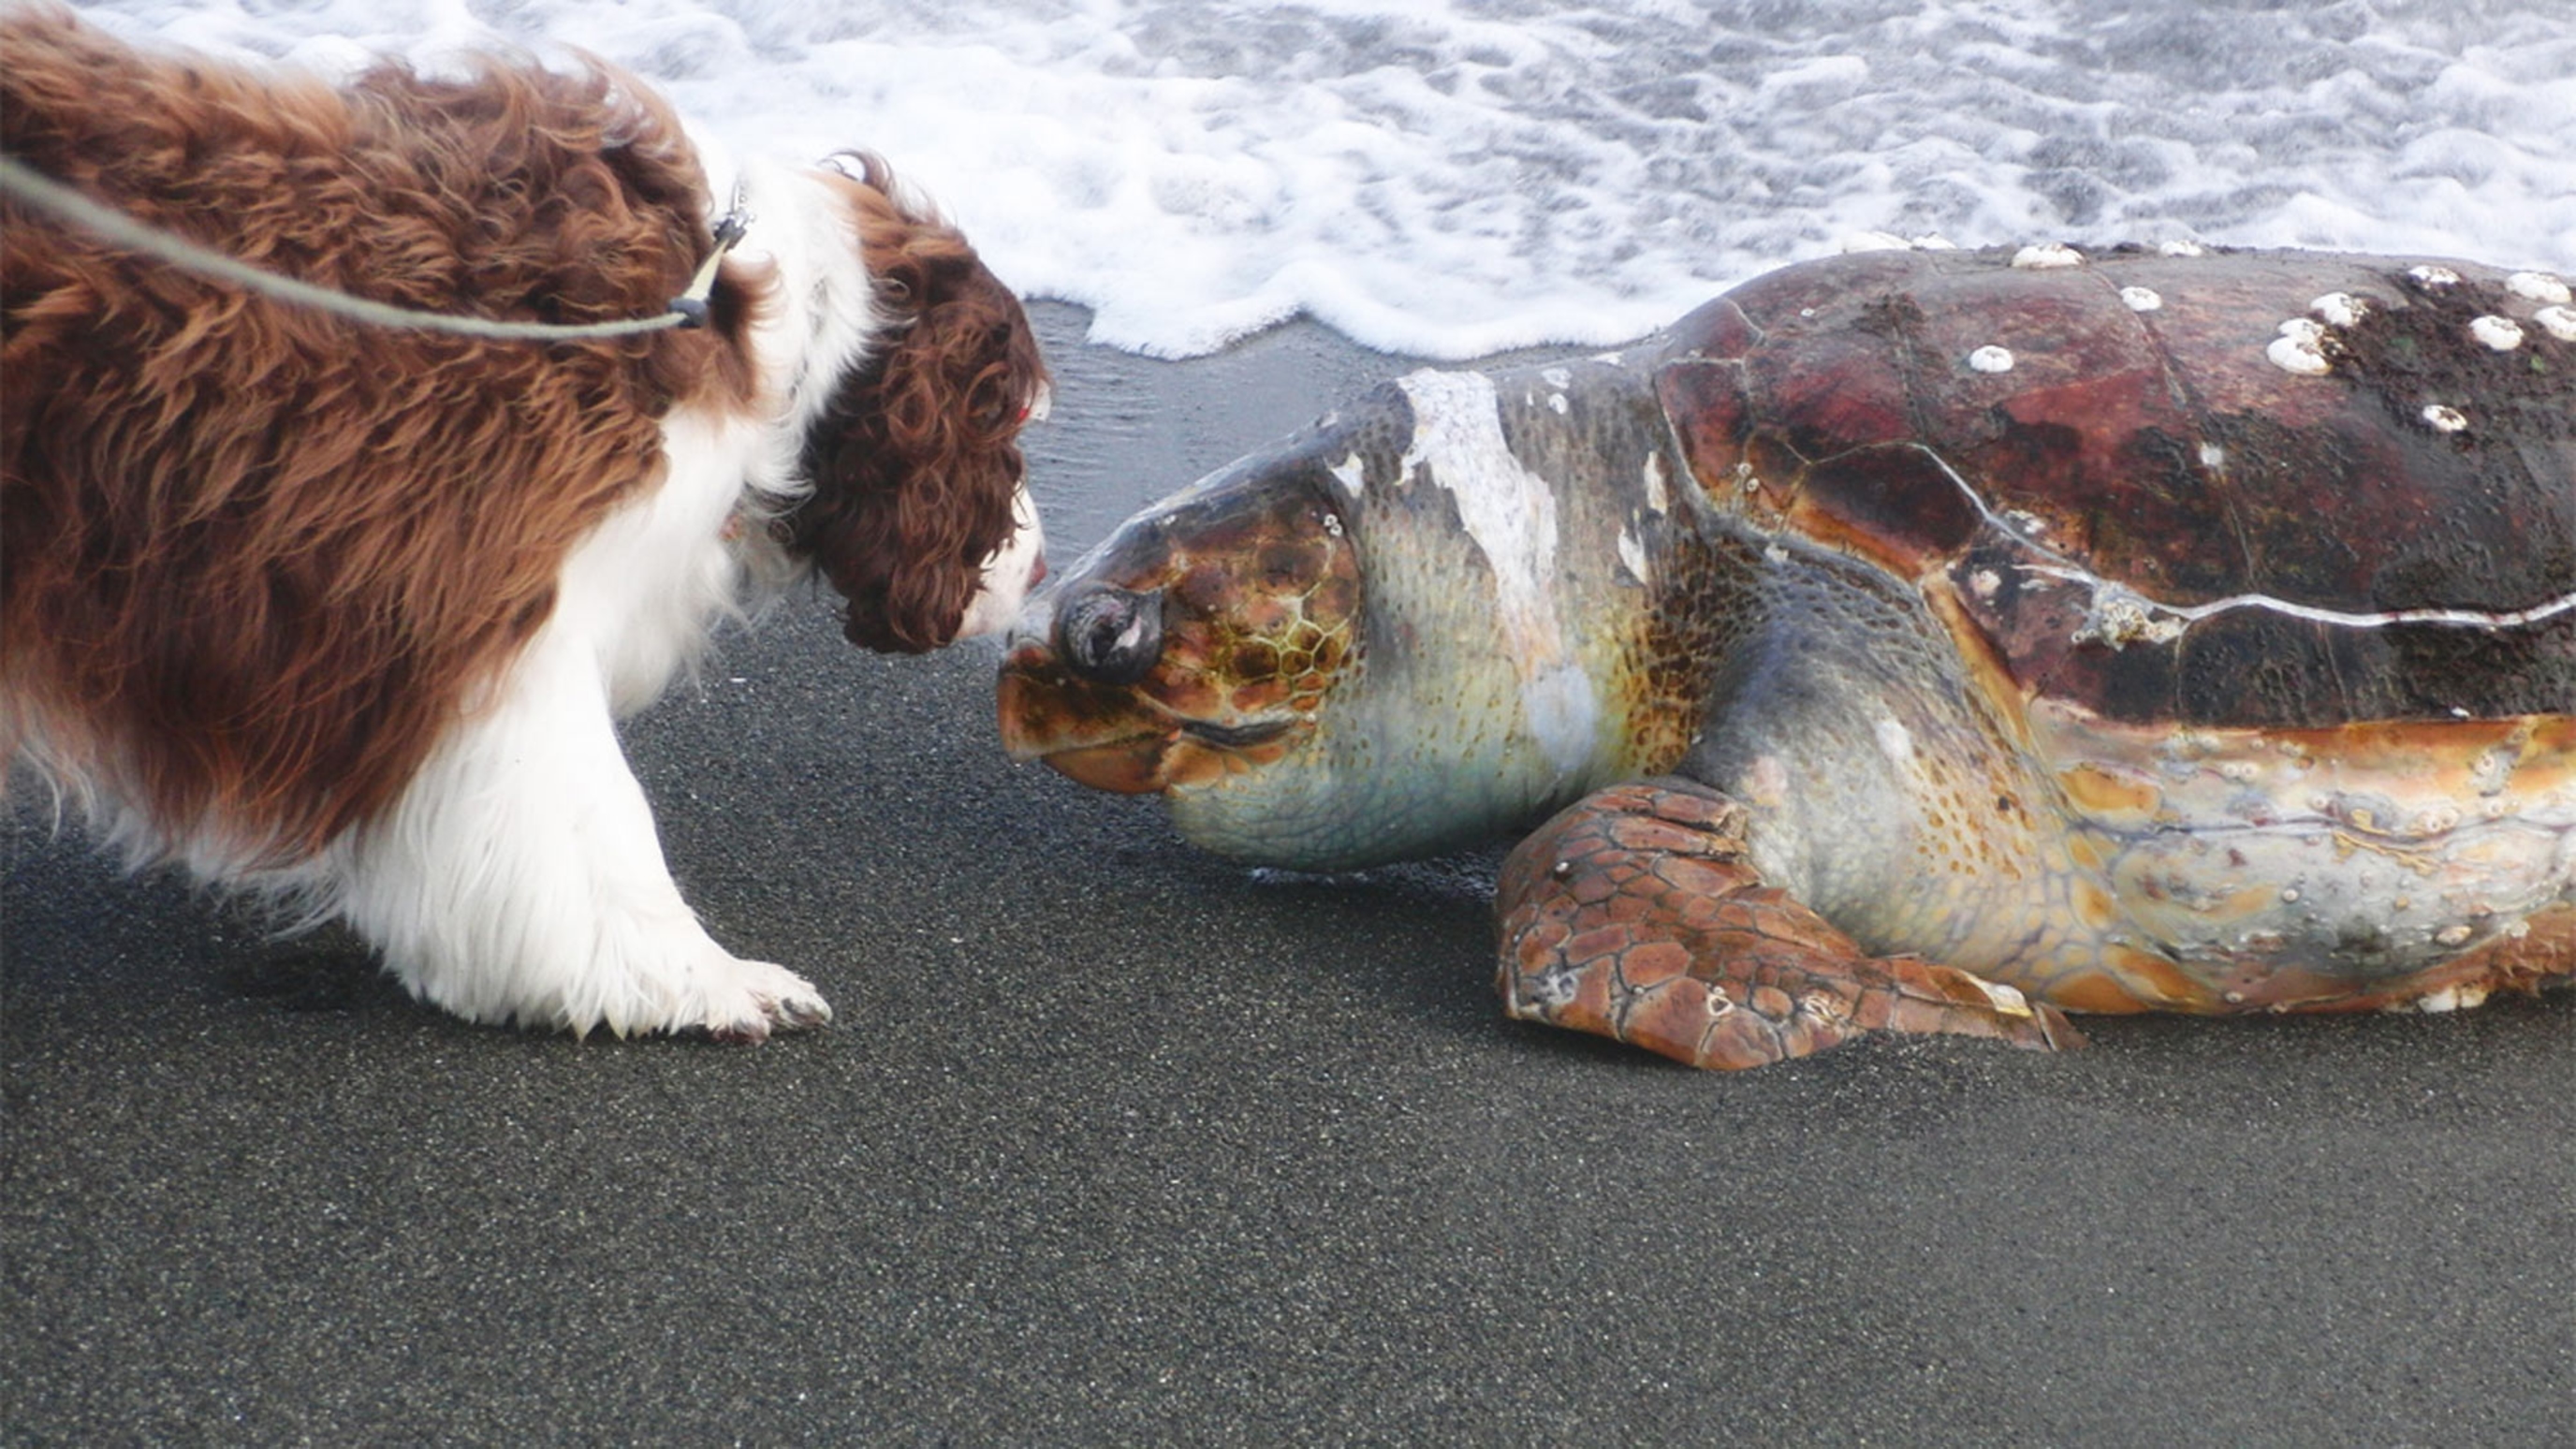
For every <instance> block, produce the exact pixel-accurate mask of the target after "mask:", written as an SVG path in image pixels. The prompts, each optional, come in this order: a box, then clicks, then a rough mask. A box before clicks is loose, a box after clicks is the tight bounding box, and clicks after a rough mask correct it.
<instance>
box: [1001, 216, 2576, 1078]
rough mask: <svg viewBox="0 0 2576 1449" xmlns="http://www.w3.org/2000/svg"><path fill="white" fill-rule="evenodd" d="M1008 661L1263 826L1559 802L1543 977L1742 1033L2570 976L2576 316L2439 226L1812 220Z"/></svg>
mask: <svg viewBox="0 0 2576 1449" xmlns="http://www.w3.org/2000/svg"><path fill="white" fill-rule="evenodd" d="M1000 710H1001V726H1002V733H1003V738H1004V741H1005V743H1006V745H1007V747H1008V748H1009V750H1010V751H1011V753H1012V754H1013V755H1014V756H1015V757H1017V758H1020V759H1031V758H1038V759H1044V760H1045V761H1046V762H1047V763H1048V764H1050V765H1053V766H1054V767H1055V768H1057V769H1059V770H1061V771H1063V772H1064V773H1065V774H1067V775H1069V776H1071V777H1073V778H1074V779H1076V780H1079V781H1082V782H1084V783H1086V784H1089V785H1093V786H1097V787H1099V788H1102V789H1107V790H1119V791H1134V792H1145V791H1160V792H1162V793H1163V794H1164V795H1165V796H1166V797H1167V799H1168V801H1169V803H1170V807H1171V811H1172V816H1173V819H1174V821H1175V823H1176V824H1177V825H1178V827H1179V829H1180V831H1181V832H1182V834H1183V835H1185V836H1186V837H1188V838H1189V839H1191V840H1193V841H1195V842H1197V843H1199V844H1201V845H1203V846H1206V847H1208V848H1210V849H1213V850H1216V851H1219V852H1222V853H1224V854H1226V855H1229V856H1234V857H1238V858H1241V859H1244V860H1247V861H1254V862H1263V863H1271V864H1277V865H1284V866H1291V867H1297V868H1302V869H1310V870H1333V869H1342V868H1348V867H1357V866H1364V865H1368V864H1371V863H1374V862H1381V861H1388V860H1394V859H1399V858H1405V857H1418V856H1424V855H1428V854H1432V853H1436V852H1440V851H1445V850H1449V849H1451V848H1454V847H1457V846H1460V845H1463V844H1466V843H1470V842H1473V841H1476V840H1478V839H1479V838H1483V837H1489V836H1493V835H1497V834H1500V833H1504V832H1513V831H1521V830H1527V829H1529V828H1530V827H1531V826H1533V825H1537V827H1538V828H1537V829H1536V831H1535V833H1533V834H1531V835H1529V836H1528V838H1527V839H1525V840H1524V841H1522V843H1521V844H1520V845H1519V847H1518V848H1517V849H1516V850H1514V851H1513V852H1512V853H1511V855H1510V856H1509V858H1508V859H1507V860H1506V862H1505V864H1504V866H1503V870H1502V875H1501V882H1500V892H1499V899H1498V901H1497V903H1496V910H1497V917H1498V920H1499V923H1500V930H1501V964H1500V972H1499V976H1500V982H1499V984H1500V987H1501V991H1502V995H1503V999H1504V1001H1505V1003H1506V1004H1507V1006H1508V1009H1509V1010H1510V1011H1511V1012H1512V1013H1513V1014H1514V1015H1516V1016H1521V1017H1527V1018H1532V1019H1536V1020H1542V1021H1549V1022H1554V1023H1557V1024H1559V1025H1563V1026H1569V1027H1575V1028H1579V1029H1584V1030H1590V1031H1596V1032H1602V1033H1606V1034H1608V1035H1611V1036H1614V1037H1617V1038H1618V1039H1620V1040H1622V1041H1628V1042H1633V1043H1635V1044H1637V1045H1639V1046H1643V1047H1647V1048H1650V1049H1652V1050H1654V1051H1658V1052H1662V1053H1665V1054H1667V1055H1669V1056H1673V1057H1677V1058H1680V1059H1681V1060H1683V1061H1687V1062H1692V1063H1696V1064H1699V1065H1703V1066H1723V1067H1739V1066H1749V1065H1756V1064H1759V1063H1762V1062H1767V1061H1773V1060H1777V1059H1779V1058H1782V1057H1787V1056H1796V1055H1800V1054H1803V1053H1806V1052H1810V1051H1814V1050H1818V1049H1821V1048H1823V1047H1826V1046H1830V1045H1832V1044H1834V1043H1836V1042H1839V1041H1842V1040H1844V1039H1846V1038H1849V1037H1851V1036H1853V1035H1856V1034H1858V1033H1861V1032H1865V1031H1871V1030H1889V1031H1901V1032H1931V1031H1948V1032H1963V1033H1971V1034H1978V1035H1988V1036H1997V1037H2002V1038H2005V1039H2008V1040H2011V1041H2014V1042H2018V1043H2022V1044H2026V1045H2034V1046H2046V1045H2058V1046H2063V1045H2069V1044H2071V1043H2073V1042H2074V1041H2075V1040H2077V1038H2076V1037H2075V1036H2074V1034H2073V1032H2072V1031H2071V1030H2070V1029H2069V1028H2068V1026H2067V1024H2066V1021H2065V1018H2064V1017H2063V1016H2062V1015H2061V1014H2060V1012H2061V1011H2073V1012H2127V1011H2143V1010H2169V1011H2184V1012H2201V1013H2226V1012H2250V1011H2262V1010H2270V1011H2290V1010H2343V1009H2355V1008H2365V1007H2399V1006H2412V1007H2416V1008H2420V1009H2425V1010H2442V1009H2448V1008H2451V1007H2455V1006H2467V1005H2473V1004H2475V1003H2476V1002H2478V1001H2480V1000H2482V999H2484V998H2485V996H2486V995H2487V994H2488V993H2489V992H2491V991H2493V990H2495V989H2497V988H2499V987H2520V988H2526V989H2533V990H2536V989H2538V987H2539V986H2540V985H2541V984H2542V983H2544V982H2546V981H2549V980H2552V979H2555V980H2559V981H2562V982H2563V981H2564V980H2566V979H2567V978H2568V977H2569V975H2570V973H2571V972H2576V310H2571V308H2570V303H2569V297H2568V289H2567V287H2566V285H2565V284H2564V283H2563V282H2561V281H2559V280H2558V279H2556V278H2554V277H2550V276H2546V275H2542V274H2537V273H2528V272H2525V273H2514V274H2510V275H2508V274H2506V273H2504V272H2501V271H2498V270H2495V269H2491V268H2487V267H2481V266H2474V265H2469V264H2464V263H2459V262H2442V261H2429V260H2417V259H2411V258H2409V259H2387V258H2373V257H2361V256H2336V255H2323V254H2312V253H2279V252H2275V253H2262V252H2226V253H2220V252H2211V253H2207V254H2202V253H2200V252H2198V251H2197V249H2189V248H2185V249H2179V251H2177V250H2174V249H2167V250H2161V251H2144V250H2134V249H2124V250H2119V251H2114V252H2105V253H2102V254H2098V255H2094V256H2090V257H2087V256H2081V255H2078V254H2076V253H2074V252H2072V251H2070V250H2068V249H2066V248H2062V247H2040V248H2025V249H2023V250H2022V251H2020V252H2018V253H2015V252H2011V251H1986V252H1974V253H1972V252H1964V251H1929V250H1905V251H1887V252H1875V253H1862V254H1857V255H1852V256H1846V257H1841V258H1835V259H1830V260H1824V261H1818V262H1811V263H1806V264H1802V265H1797V266H1792V267H1789V268H1786V269H1784V270H1781V271H1778V272H1774V273H1771V274H1769V275H1767V276H1764V277H1761V278H1759V279H1757V280H1755V281H1753V282H1751V283H1748V284H1746V285H1745V286H1742V287H1740V288H1737V289H1736V290H1734V291H1732V292H1729V293H1727V294H1726V295H1725V296H1723V297H1720V298H1719V299H1717V300H1716V301H1715V302H1712V303H1710V304H1708V305H1707V306H1704V307H1702V308H1700V309H1699V310H1698V311H1695V312H1693V313H1692V314H1691V315H1689V316H1688V317H1686V318H1684V319H1683V320H1682V321H1681V322H1680V323H1678V324H1676V325H1675V326H1674V327H1673V328H1672V329H1670V331H1669V332H1668V333H1666V334H1664V335H1663V336H1661V337H1659V338H1657V339H1654V340H1653V341H1651V342H1650V343H1648V344H1646V345H1644V346H1642V347H1640V348H1637V349H1634V350H1631V351H1629V352H1625V353H1622V354H1619V355H1615V356H1606V357H1600V358H1595V359H1592V360H1588V361H1580V362H1567V363H1563V364H1559V365H1553V366H1539V367H1533V368H1527V369H1523V370H1517V371H1508V372H1502V373H1499V374H1495V375H1490V376H1489V375H1482V374H1477V373H1467V372H1441V371H1422V372H1416V373H1414V374H1412V375H1411V376H1408V377H1405V378H1403V379H1401V380H1399V381H1397V382H1395V383H1393V384H1390V385H1387V386H1383V387H1380V388H1378V389H1377V390H1375V391H1373V392H1371V393H1369V394H1368V395H1366V396H1365V397H1363V398H1362V399H1360V400H1359V401H1358V402H1356V403H1355V404H1352V405H1350V406H1348V407H1345V408H1343V409H1341V410H1340V411H1338V412H1336V413H1334V414H1332V415H1331V416H1328V417H1326V418H1325V419H1323V420H1322V421H1321V422H1320V423H1318V424H1316V425H1315V426H1314V427H1312V428H1311V429H1309V430H1308V431H1306V432H1305V433H1302V434H1300V435H1299V436H1297V437H1295V438H1293V439H1291V440H1289V441H1288V442H1286V443H1284V444H1282V445H1280V446H1278V447H1275V448H1273V449H1271V450H1269V451H1267V452H1263V453H1259V454H1256V455H1254V456H1252V457H1250V458H1247V459H1244V460H1243V461H1241V462H1238V463H1236V464H1234V465H1232V466H1231V467H1228V468H1225V469H1223V470H1220V471H1219V472H1217V473H1216V474H1214V475H1211V476H1210V477H1209V478H1207V479H1205V480H1203V481H1202V482H1200V483H1199V484H1197V485H1196V486H1194V487H1191V488H1189V489H1186V490H1184V491H1182V492H1181V493H1179V494H1176V495H1174V496H1173V497H1171V498H1170V499H1167V500H1166V501H1164V502H1163V503H1161V504H1159V505H1156V506H1155V507H1152V508H1150V509H1148V510H1146V511H1145V512H1143V513H1141V514H1139V515H1138V516H1136V517H1135V518H1133V519H1131V520H1129V521H1128V522H1127V523H1126V524H1125V525H1124V526H1122V527H1121V528H1120V529H1119V530H1118V531H1117V532H1116V533H1115V534H1114V535H1113V536H1112V537H1110V538H1109V539H1108V540H1107V541H1106V542H1104V543H1103V544H1101V545H1100V546H1099V547H1098V548H1097V549H1095V550H1094V551H1093V552H1092V553H1091V554H1090V555H1089V556H1088V557H1086V558H1085V559H1083V560H1082V561H1081V562H1080V563H1079V564H1077V565H1076V566H1075V567H1073V568H1072V569H1071V570H1069V571H1068V572H1067V573H1066V574H1065V575H1064V576H1063V578H1062V579H1061V580H1060V581H1059V582H1058V583H1057V584H1056V585H1055V586H1054V587H1053V588H1052V589H1051V590H1050V591H1049V592H1048V593H1047V594H1045V595H1044V596H1042V597H1041V598H1040V599H1039V600H1038V601H1037V602H1036V603H1034V604H1033V605H1032V607H1031V611H1030V613H1029V614H1028V615H1027V616H1026V617H1025V618H1024V619H1023V620H1022V622H1021V625H1020V628H1019V629H1018V631H1017V633H1016V634H1015V635H1014V637H1013V640H1012V643H1011V645H1010V650H1009V654H1008V657H1007V659H1006V662H1005V663H1004V665H1003V670H1002V678H1001V698H1000ZM1551 817H1552V818H1551ZM1540 822H1544V823H1543V824H1542V823H1540Z"/></svg>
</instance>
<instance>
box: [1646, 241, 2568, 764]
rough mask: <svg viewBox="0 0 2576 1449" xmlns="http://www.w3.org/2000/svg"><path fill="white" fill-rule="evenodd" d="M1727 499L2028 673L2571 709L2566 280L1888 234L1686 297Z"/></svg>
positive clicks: (2054, 690)
mask: <svg viewBox="0 0 2576 1449" xmlns="http://www.w3.org/2000/svg"><path fill="white" fill-rule="evenodd" d="M1668 342H1669V346H1668V351H1667V353H1666V354H1665V357H1664V360H1663V361H1662V362H1661V364H1660V365H1659V370H1658V375H1657V388H1658V392H1659V394H1660V397H1661V400H1662V402H1663V405H1664V410H1665V412H1666V415H1667V416H1668V417H1669V418H1670V420H1671V421H1672V423H1673V425H1674V427H1675V430H1676V432H1677V434H1678V436H1679V438H1680V440H1681V444H1682V447H1683V450H1684V451H1685V453H1686V454H1687V455H1688V457H1689V459H1690V463H1691V466H1692V470H1693V472H1694V473H1695V475H1696V476H1697V478H1698V480H1699V482H1700V484H1701V486H1702V487H1703V488H1704V489H1706V490H1707V491H1708V493H1709V496H1710V497H1711V498H1712V499H1713V500H1715V501H1716V502H1717V503H1718V504H1719V506H1720V507H1722V508H1725V509H1727V510H1731V511H1741V512H1742V513H1743V514H1745V515H1747V516H1749V517H1751V518H1752V519H1753V520H1754V521H1755V522H1757V523H1758V524H1760V525H1761V526H1763V527H1765V528H1767V529H1774V530H1783V531H1786V532H1789V533H1792V534H1794V535H1797V536H1802V537H1805V538H1807V539H1810V540H1812V541H1814V542H1817V543H1820V544H1824V545H1827V546H1830V547H1834V548H1837V549H1841V550H1844V551H1846V552H1849V553H1852V554H1855V555H1858V556H1860V557H1863V558H1867V559H1869V560H1871V561H1873V562H1875V563H1876V564H1877V565H1879V566H1880V567H1883V568H1885V569H1886V570H1888V571H1889V572H1890V573H1891V574H1893V575H1895V576H1897V577H1898V578H1900V579H1904V580H1907V581H1909V582H1911V583H1912V584H1914V585H1915V586H1916V587H1919V588H1921V589H1922V590H1924V591H1925V593H1926V594H1927V595H1928V596H1931V601H1932V602H1933V603H1934V604H1935V606H1936V608H1937V609H1938V610H1939V612H1941V613H1943V614H1944V615H1945V616H1946V617H1949V618H1951V619H1952V620H1953V622H1954V627H1955V626H1956V625H1957V624H1958V623H1960V622H1962V621H1964V622H1966V623H1968V624H1972V625H1973V630H1972V631H1970V630H1963V631H1962V633H1963V636H1969V637H1972V636H1973V634H1982V636H1983V638H1984V641H1985V642H1986V644H1987V645H1988V646H1990V647H1991V649H1992V650H1993V652H1994V654H1995V656H1996V657H1997V659H1998V661H1999V662H2000V663H2002V664H2003V665H2004V666H2005V667H2006V668H2007V669H2008V670H2009V672H2010V674H2011V676H2012V677H2013V678H2014V679H2015V680H2016V681H2017V682H2018V683H2019V685H2020V687H2021V688H2022V690H2023V691H2024V692H2025V695H2026V697H2033V698H2048V699H2052V700H2056V701H2061V702H2064V703H2067V704H2071V705H2075V706H2080V707H2082V708H2084V709H2088V710H2091V711H2093V712H2094V713H2096V714H2098V715H2099V716H2101V717H2103V718H2107V719H2112V720H2119V721H2124V722H2131V723H2139V724H2190V725H2210V726H2254V727H2265V726H2272V727H2290V728H2322V727H2330V726H2336V725H2344V724H2350V723H2356V722H2362V721H2372V720H2398V719H2411V718H2420V719H2461V718H2497V717H2502V716H2509V715H2520V714H2534V713H2549V712H2565V711H2570V710H2576V313H2572V312H2570V311H2569V310H2568V309H2567V307H2566V296H2565V288H2564V286H2563V284H2560V283H2558V282H2557V281H2556V279H2554V278H2548V277H2543V276H2538V275H2536V274H2529V273H2520V274H2512V275H2508V274H2506V273H2503V272H2500V271H2497V270H2495V269H2493V268H2488V267H2480V266H2475V265H2472V264H2469V263H2464V262H2455V261H2438V262H2437V261H2429V260H2419V259H2412V258H2396V259H2391V258H2383V257H2358V256H2340V255H2330V254H2321V253H2304V252H2211V253H2207V254H2200V255H2169V254H2165V253H2162V252H2148V251H2122V252H2111V253H2104V254H2098V255H2095V256H2091V257H2078V256H2076V255H2075V254H2073V253H2071V252H2068V251H2066V250H2065V249H2063V248H2050V249H2025V250H2024V251H2023V252H2021V253H2018V254H2016V253H2012V252H2006V251H1986V252H1962V251H1897V252H1880V253H1864V254H1860V255H1856V256H1849V257H1842V258H1835V259H1830V260H1826V261H1819V262H1811V263H1806V264H1803V265H1799V266H1792V267H1789V268H1786V269H1784V270H1782V271H1778V272H1774V273H1771V274H1769V275H1767V276H1764V277H1762V278H1760V279H1759V280H1757V281H1754V282H1752V283H1750V284H1748V285H1746V286H1743V287H1740V288H1738V289H1736V290H1735V291H1733V292H1730V293H1728V294H1727V295H1726V296H1724V297H1722V298H1720V299H1718V300H1717V301H1715V302H1713V303H1711V304H1709V305H1708V306H1705V307H1703V308H1701V309H1700V310H1698V311H1697V312H1694V313H1692V314H1691V315H1690V316H1689V317H1687V318H1685V319H1684V320H1683V321H1682V322H1681V323H1679V324H1678V325H1677V326H1676V327H1675V328H1674V329H1673V331H1672V332H1671V333H1670V334H1669V338H1668Z"/></svg>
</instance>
